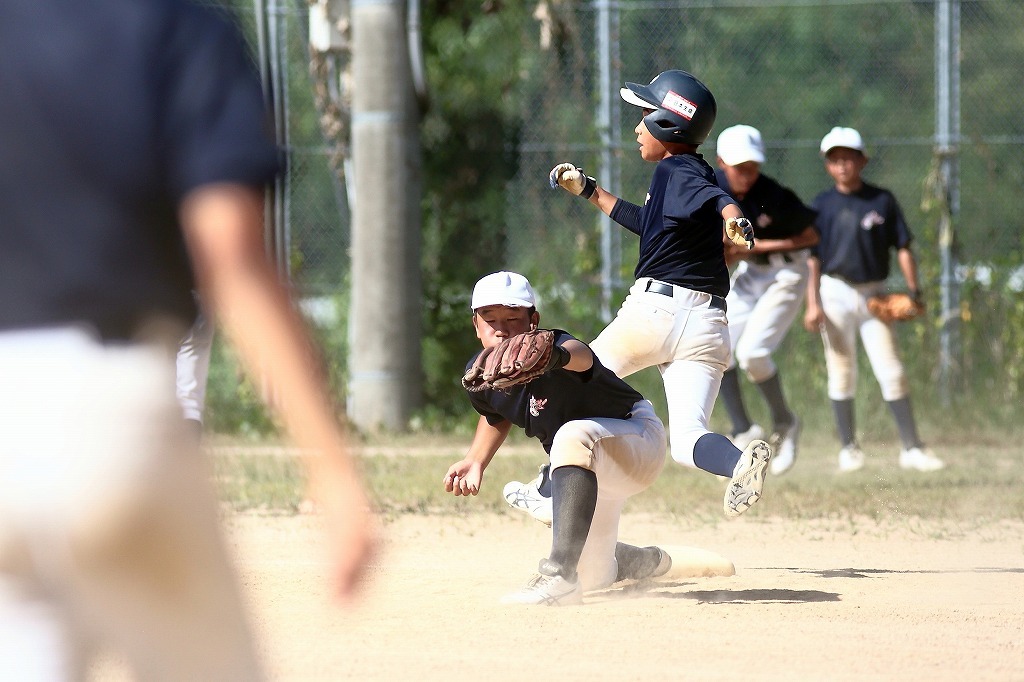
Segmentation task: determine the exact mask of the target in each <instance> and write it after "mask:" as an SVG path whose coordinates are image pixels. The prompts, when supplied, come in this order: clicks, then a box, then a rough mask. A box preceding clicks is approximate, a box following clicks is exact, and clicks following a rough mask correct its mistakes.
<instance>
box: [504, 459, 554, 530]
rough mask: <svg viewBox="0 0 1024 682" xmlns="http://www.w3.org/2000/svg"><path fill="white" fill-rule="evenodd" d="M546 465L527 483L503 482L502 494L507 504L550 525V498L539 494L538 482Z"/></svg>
mask: <svg viewBox="0 0 1024 682" xmlns="http://www.w3.org/2000/svg"><path fill="white" fill-rule="evenodd" d="M547 466H548V465H546V464H545V465H544V466H542V467H541V471H540V473H539V474H537V478H535V479H533V480H532V481H529V482H527V483H521V482H519V481H509V482H508V483H506V484H505V488H504V489H503V490H502V494H503V495H504V496H505V501H506V502H508V506H510V507H512V508H513V509H518V510H519V511H521V512H525V513H527V514H529V515H530V516H532V517H533V518H535V519H537V520H538V521H540V522H541V523H543V524H544V525H545V526H550V525H551V518H552V510H551V506H552V505H551V498H550V497H544V496H543V495H541V494H540V484H541V481H543V480H544V469H545V468H547Z"/></svg>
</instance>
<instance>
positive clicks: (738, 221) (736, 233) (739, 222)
mask: <svg viewBox="0 0 1024 682" xmlns="http://www.w3.org/2000/svg"><path fill="white" fill-rule="evenodd" d="M725 236H727V237H728V238H729V239H731V240H732V243H733V244H736V245H737V246H744V245H746V247H747V248H748V249H752V248H754V226H753V225H751V224H750V221H749V220H747V219H746V218H729V219H728V220H726V221H725Z"/></svg>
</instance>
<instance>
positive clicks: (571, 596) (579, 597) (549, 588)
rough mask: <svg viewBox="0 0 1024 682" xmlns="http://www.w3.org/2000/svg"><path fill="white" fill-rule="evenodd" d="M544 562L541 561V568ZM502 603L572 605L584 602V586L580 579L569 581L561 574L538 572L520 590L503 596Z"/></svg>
mask: <svg viewBox="0 0 1024 682" xmlns="http://www.w3.org/2000/svg"><path fill="white" fill-rule="evenodd" d="M543 567H544V562H541V568H543ZM501 603H502V604H522V605H524V606H572V605H575V604H582V603H583V587H582V586H581V585H580V581H579V579H577V580H576V582H569V581H568V580H566V579H565V578H563V577H562V576H560V575H557V574H555V575H548V574H547V573H540V572H538V573H536V574H534V576H533V577H532V578H530V580H529V581H528V582H527V583H526V586H525V587H523V589H521V590H519V591H518V592H513V593H512V594H507V595H505V596H504V597H502V598H501Z"/></svg>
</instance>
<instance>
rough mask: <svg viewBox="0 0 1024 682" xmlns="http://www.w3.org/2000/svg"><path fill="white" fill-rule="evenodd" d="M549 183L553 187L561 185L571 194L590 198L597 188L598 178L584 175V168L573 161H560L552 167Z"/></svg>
mask: <svg viewBox="0 0 1024 682" xmlns="http://www.w3.org/2000/svg"><path fill="white" fill-rule="evenodd" d="M548 184H549V185H551V189H554V188H555V187H561V188H562V189H564V190H565V191H566V192H568V193H569V194H575V195H576V196H578V197H580V196H581V197H583V198H584V199H589V198H590V197H591V196H593V194H594V190H596V189H597V180H595V179H594V178H592V177H590V176H589V175H584V173H583V169H582V168H577V167H576V166H574V165H572V164H571V163H560V164H558V165H557V166H555V167H554V168H552V169H551V172H550V173H549V174H548Z"/></svg>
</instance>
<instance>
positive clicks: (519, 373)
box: [462, 329, 570, 392]
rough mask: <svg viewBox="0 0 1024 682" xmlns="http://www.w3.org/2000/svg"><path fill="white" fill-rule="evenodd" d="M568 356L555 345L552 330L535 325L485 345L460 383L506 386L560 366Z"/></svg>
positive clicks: (470, 386) (474, 387)
mask: <svg viewBox="0 0 1024 682" xmlns="http://www.w3.org/2000/svg"><path fill="white" fill-rule="evenodd" d="M569 359H570V356H569V351H567V350H565V349H564V348H562V347H560V346H556V345H555V333H554V332H553V331H551V330H550V329H535V330H533V331H528V332H525V333H523V334H519V335H518V336H513V337H511V338H508V339H505V340H504V341H502V342H501V343H499V344H498V345H497V346H493V347H491V348H485V349H484V350H483V352H481V353H480V355H478V356H477V358H476V360H475V361H474V362H473V366H472V367H470V368H469V370H468V371H467V372H466V374H465V375H464V376H463V377H462V385H463V386H464V387H465V388H466V390H467V391H472V392H475V391H482V390H484V389H487V388H494V389H499V390H500V389H503V388H509V387H511V386H517V385H519V384H525V383H527V382H530V381H533V380H534V379H536V378H537V377H539V376H540V375H541V374H544V373H546V372H550V371H551V370H553V369H557V368H559V367H564V366H565V365H566V364H567V363H568V362H569Z"/></svg>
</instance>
